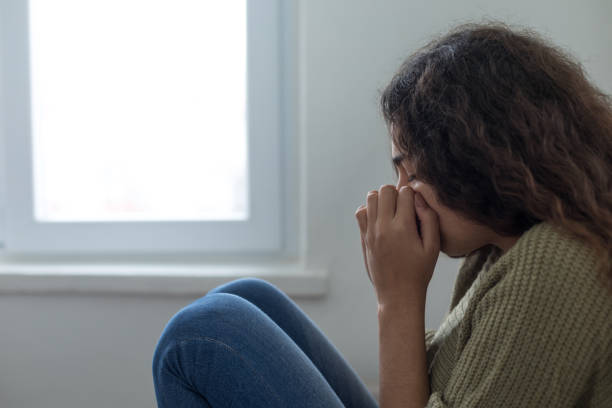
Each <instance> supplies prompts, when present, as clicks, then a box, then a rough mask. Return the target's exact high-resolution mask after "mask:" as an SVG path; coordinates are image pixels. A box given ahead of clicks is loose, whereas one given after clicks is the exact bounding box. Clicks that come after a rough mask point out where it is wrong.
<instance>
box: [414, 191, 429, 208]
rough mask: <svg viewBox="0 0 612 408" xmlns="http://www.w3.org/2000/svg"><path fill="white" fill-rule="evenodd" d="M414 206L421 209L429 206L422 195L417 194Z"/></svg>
mask: <svg viewBox="0 0 612 408" xmlns="http://www.w3.org/2000/svg"><path fill="white" fill-rule="evenodd" d="M414 205H416V206H417V207H419V208H425V207H426V206H427V204H426V203H425V200H423V197H421V194H419V193H416V194H415V196H414Z"/></svg>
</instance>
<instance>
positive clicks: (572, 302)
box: [478, 222, 612, 339]
mask: <svg viewBox="0 0 612 408" xmlns="http://www.w3.org/2000/svg"><path fill="white" fill-rule="evenodd" d="M596 264H597V255H596V252H595V251H594V250H593V248H591V247H590V246H589V245H587V244H586V243H584V242H583V241H581V240H580V239H578V238H576V237H574V236H572V235H571V234H570V233H569V232H568V231H566V230H564V229H563V228H560V227H558V226H555V225H552V224H550V223H548V222H542V223H539V224H536V225H534V226H532V227H531V228H530V229H529V230H527V231H526V232H524V233H523V235H522V236H521V237H520V238H519V240H518V241H517V242H516V243H515V245H514V246H513V247H511V248H510V249H509V250H508V251H507V252H506V253H505V254H503V255H502V256H501V257H500V258H499V259H498V260H497V261H496V262H495V264H493V266H492V267H491V268H490V269H489V270H488V271H487V275H486V276H484V277H483V280H484V283H483V285H482V287H481V293H480V294H479V296H478V297H479V300H480V301H484V303H485V305H481V309H482V310H484V309H486V308H495V307H500V308H503V307H507V306H508V305H509V304H516V305H522V306H521V307H517V308H516V310H517V311H518V310H520V311H521V312H522V313H523V316H517V317H519V319H518V320H522V321H523V322H524V321H526V320H528V319H544V320H555V321H556V323H555V324H558V325H564V326H567V329H568V330H572V331H573V330H580V329H584V330H587V331H588V332H589V333H590V334H592V335H596V336H600V337H601V338H607V339H612V324H611V320H610V319H609V316H610V314H611V313H612V293H610V291H609V290H608V289H607V288H606V287H605V286H604V283H603V282H602V281H601V279H600V278H599V277H598V274H597V269H596ZM482 306H484V307H482ZM518 320H517V321H518ZM534 324H542V325H544V324H545V323H544V322H540V323H538V322H534ZM595 332H598V333H597V334H596V333H595Z"/></svg>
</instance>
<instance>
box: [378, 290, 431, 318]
mask: <svg viewBox="0 0 612 408" xmlns="http://www.w3.org/2000/svg"><path fill="white" fill-rule="evenodd" d="M424 313H425V296H424V295H423V296H413V297H409V298H406V299H402V300H399V301H392V302H378V317H379V318H380V317H381V316H393V315H402V316H405V315H406V314H424Z"/></svg>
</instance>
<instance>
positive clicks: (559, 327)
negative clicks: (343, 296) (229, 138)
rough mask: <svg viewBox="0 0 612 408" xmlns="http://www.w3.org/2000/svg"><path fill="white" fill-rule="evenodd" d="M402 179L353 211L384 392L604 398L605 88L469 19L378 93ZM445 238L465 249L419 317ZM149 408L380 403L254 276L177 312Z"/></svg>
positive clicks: (608, 122) (609, 112)
mask: <svg viewBox="0 0 612 408" xmlns="http://www.w3.org/2000/svg"><path fill="white" fill-rule="evenodd" d="M382 110H383V114H384V117H385V119H386V122H387V124H388V125H389V133H390V139H391V140H390V142H391V148H392V154H393V163H394V166H395V168H396V170H397V174H398V181H397V185H396V186H392V185H384V186H382V187H381V188H380V189H379V190H373V191H371V192H370V193H369V194H368V195H367V198H366V204H365V205H362V206H361V207H359V208H358V209H357V212H356V218H357V222H358V225H359V230H360V233H361V240H362V249H363V256H364V261H365V267H366V271H367V273H368V276H369V278H370V280H371V281H372V284H373V286H374V288H375V291H376V296H377V300H378V317H379V329H380V330H379V335H380V337H379V340H380V355H379V356H380V407H383V408H391V407H423V406H427V407H462V408H468V407H474V408H475V407H542V406H549V407H574V406H579V407H581V406H585V407H586V406H588V407H610V406H612V319H610V315H611V314H612V263H611V259H612V255H611V252H612V247H611V242H612V239H611V232H612V178H611V175H612V102H611V99H610V97H609V96H607V95H605V94H603V93H602V92H601V91H600V90H598V89H597V88H596V87H594V86H593V85H592V84H590V83H589V82H588V80H587V79H586V78H585V74H584V73H583V71H582V69H581V67H580V65H579V64H578V63H577V62H575V61H573V60H572V59H571V58H570V57H568V56H567V55H565V54H564V53H563V52H561V51H560V50H559V49H558V48H556V47H554V46H552V45H550V44H548V43H547V41H545V40H543V39H542V38H540V37H539V36H538V35H537V34H535V33H533V32H529V31H518V30H512V29H510V28H508V27H506V26H504V25H502V24H488V25H463V26H460V27H458V28H456V29H455V30H453V31H452V32H450V33H449V34H447V35H445V36H443V37H441V38H437V39H436V40H434V41H432V42H431V43H430V44H428V45H427V46H425V47H424V48H422V49H420V50H419V51H417V52H416V53H415V54H413V55H411V56H410V57H409V58H408V59H407V61H406V62H405V63H404V64H403V65H402V67H401V68H400V70H399V72H398V73H397V74H396V75H395V77H394V78H393V80H392V81H391V83H390V84H389V85H388V87H387V88H386V89H385V90H384V93H383V95H382ZM440 251H442V252H444V253H445V254H447V255H449V256H451V257H462V258H463V262H462V264H461V267H460V269H459V274H458V276H457V280H456V281H455V287H454V291H453V295H452V299H451V307H450V310H449V313H448V314H447V316H446V318H445V320H444V321H443V323H442V324H441V325H440V327H439V328H438V329H437V330H427V331H426V330H425V328H424V312H425V297H426V293H427V287H428V285H429V282H430V279H431V276H432V274H433V271H434V267H435V264H436V261H437V258H438V255H439V252H440ZM153 377H154V384H155V392H156V397H157V402H158V405H159V406H160V407H377V406H378V402H377V401H375V400H374V398H373V397H372V395H371V394H370V393H369V392H368V391H367V389H366V388H365V386H364V385H363V384H362V382H361V381H360V379H359V378H358V376H357V375H356V373H355V372H354V371H353V369H352V368H351V367H350V366H349V364H347V362H346V361H345V359H344V358H343V357H342V356H341V355H340V353H339V352H338V350H337V349H336V348H335V347H334V346H333V344H331V343H330V342H329V340H328V339H327V338H326V337H325V335H324V334H323V333H322V332H321V331H320V330H319V329H318V328H317V327H316V326H315V324H314V323H313V322H312V321H311V320H310V319H309V318H308V317H307V316H306V315H305V314H304V313H303V312H302V311H301V310H300V309H299V308H298V306H297V305H296V304H295V303H294V302H293V301H291V300H290V299H289V298H288V297H287V296H286V295H285V294H284V293H282V292H281V291H280V290H278V289H277V288H276V287H274V286H273V285H271V284H269V283H267V282H265V281H262V280H260V279H254V278H244V279H238V280H235V281H233V282H230V283H227V284H225V285H222V286H220V287H217V288H215V289H214V290H212V291H210V292H208V293H207V294H206V296H204V297H202V298H200V299H198V300H196V301H195V302H193V303H192V304H191V305H189V306H187V307H185V308H183V309H182V310H181V311H179V312H178V313H177V314H176V315H175V316H174V317H173V318H172V319H171V320H170V322H169V323H168V325H167V326H166V328H165V329H164V332H163V333H162V336H161V338H160V339H159V342H158V344H157V348H156V350H155V355H154V359H153Z"/></svg>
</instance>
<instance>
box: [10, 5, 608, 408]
mask: <svg viewBox="0 0 612 408" xmlns="http://www.w3.org/2000/svg"><path fill="white" fill-rule="evenodd" d="M298 9H299V33H300V36H301V39H300V47H301V48H300V50H299V55H300V60H299V72H300V77H301V86H302V88H301V94H300V97H299V102H300V105H299V108H300V115H301V116H300V129H299V130H300V134H299V136H300V137H301V138H303V140H302V146H304V148H305V149H306V151H305V152H303V156H302V157H305V158H306V163H304V165H305V166H304V168H305V170H306V172H307V174H306V177H305V179H306V180H307V184H306V186H305V187H306V188H305V190H304V191H305V192H306V194H305V197H303V200H304V201H303V203H304V205H305V206H306V207H305V210H306V214H307V217H308V218H307V219H308V228H307V242H306V247H307V263H308V264H309V265H311V266H322V267H325V268H328V269H329V270H330V272H331V285H330V291H329V296H327V297H326V298H324V299H322V300H308V299H297V302H298V303H299V305H300V306H301V307H302V308H303V309H304V311H305V312H306V313H307V314H308V315H309V316H311V317H312V318H313V319H314V321H315V322H317V323H318V324H319V326H320V327H321V328H322V329H323V331H324V332H325V333H326V334H327V335H328V336H329V337H330V339H331V340H332V341H333V342H334V343H335V344H336V345H337V347H338V348H339V349H340V351H341V352H342V353H343V354H344V355H345V356H346V358H347V359H348V360H349V362H350V363H351V364H352V365H353V366H354V367H355V368H356V370H357V371H358V372H359V373H360V375H361V376H362V377H363V378H364V379H373V380H375V379H376V377H377V374H378V348H377V347H378V337H377V336H378V331H377V330H378V329H377V327H378V326H377V320H376V303H375V296H374V292H373V289H372V287H371V285H370V282H369V280H368V279H367V277H366V274H365V270H364V267H363V263H362V262H363V260H362V255H361V247H360V242H359V235H358V229H357V225H356V222H355V219H354V211H355V209H356V208H357V207H358V206H359V205H360V204H361V203H363V201H364V199H365V195H366V193H367V191H368V190H370V189H374V188H378V187H379V186H380V185H381V184H386V183H392V182H393V181H392V174H393V173H392V170H391V167H390V165H389V154H390V149H389V146H388V144H387V136H386V135H385V128H384V125H383V123H382V120H381V117H380V115H379V113H378V105H377V103H378V92H379V90H380V89H381V88H382V87H383V86H384V85H385V83H386V82H387V81H388V80H389V79H390V77H391V75H392V73H393V72H394V71H395V69H396V68H397V67H398V66H399V63H400V62H401V60H402V59H403V58H404V57H405V56H406V55H407V54H408V53H409V52H410V51H411V50H413V49H414V48H416V47H417V46H419V45H421V44H422V43H423V41H425V40H426V39H427V38H428V37H429V36H430V35H431V34H433V33H437V32H439V31H443V30H445V29H446V28H448V27H449V26H450V25H452V24H453V23H455V22H459V20H461V21H464V20H465V19H468V18H470V19H471V18H480V17H483V16H488V17H495V18H501V19H504V20H506V21H508V22H513V23H520V24H526V25H531V26H533V27H535V28H537V29H538V30H540V31H542V32H544V33H545V34H548V35H549V36H551V37H552V38H553V39H554V41H555V42H557V43H558V44H560V45H563V46H566V47H568V49H570V50H571V51H572V52H574V53H575V54H576V55H577V56H578V57H579V58H580V59H581V60H582V61H583V62H584V64H585V66H586V68H587V71H588V72H589V73H590V75H591V76H592V78H593V80H594V81H595V82H596V83H597V84H599V85H600V87H602V88H603V89H604V90H605V91H606V92H608V93H612V53H611V52H610V44H611V43H612V26H611V25H610V24H609V21H610V19H611V18H612V2H610V1H609V0H590V1H577V0H575V1H568V0H546V1H534V0H514V1H512V2H506V1H499V0H488V1H476V0H469V1H456V0H444V1H442V0H431V1H427V2H425V1H420V2H419V1H400V0H387V1H364V0H335V1H329V0H301V1H300V4H299V7H298ZM457 266H458V261H457V260H451V259H449V258H447V257H445V256H443V255H442V256H440V259H439V263H438V265H437V267H436V271H435V274H434V278H433V280H432V283H431V285H430V289H429V295H428V300H427V312H426V326H427V327H430V328H435V327H437V325H438V324H439V323H440V321H441V319H442V318H443V316H444V314H445V312H446V311H447V308H448V304H449V299H450V293H451V292H450V291H451V289H452V285H453V282H454V279H455V276H456V269H457ZM192 300H193V298H192V297H182V298H180V297H179V298H176V297H174V298H172V297H166V298H164V297H147V296H115V295H95V296H84V295H70V296H60V295H3V296H2V297H0V407H2V408H21V407H23V408H26V407H27V408H36V407H43V406H44V407H47V408H54V407H58V408H59V407H62V408H73V407H153V406H154V394H153V387H152V380H151V368H150V367H151V356H152V352H153V349H154V346H155V343H156V341H157V339H158V337H159V334H160V332H161V329H162V328H163V326H164V325H165V323H166V322H167V321H168V319H169V318H170V317H171V316H172V315H173V314H174V313H175V312H176V311H177V310H178V309H180V308H181V307H183V306H184V305H186V304H187V303H189V302H191V301H192Z"/></svg>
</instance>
